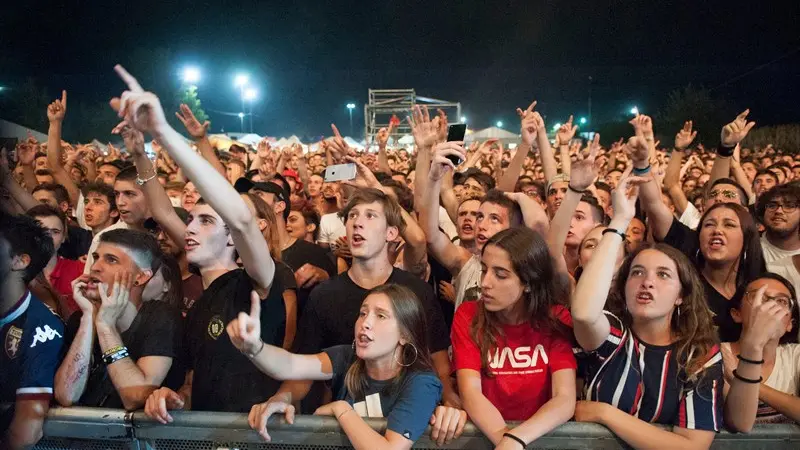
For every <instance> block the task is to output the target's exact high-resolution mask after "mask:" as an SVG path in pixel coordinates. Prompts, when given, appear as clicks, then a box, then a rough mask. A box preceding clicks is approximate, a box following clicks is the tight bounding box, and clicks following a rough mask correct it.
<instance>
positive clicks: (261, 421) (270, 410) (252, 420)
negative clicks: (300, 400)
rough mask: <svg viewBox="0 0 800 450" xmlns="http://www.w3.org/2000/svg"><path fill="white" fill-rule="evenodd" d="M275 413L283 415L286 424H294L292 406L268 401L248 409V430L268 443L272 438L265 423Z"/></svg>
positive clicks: (272, 400)
mask: <svg viewBox="0 0 800 450" xmlns="http://www.w3.org/2000/svg"><path fill="white" fill-rule="evenodd" d="M275 413H283V414H284V417H285V418H286V422H288V423H290V424H292V423H294V406H292V405H291V404H290V403H286V402H284V401H280V400H274V399H269V400H267V401H266V402H264V403H259V404H257V405H253V407H252V408H250V414H249V415H248V416H247V422H248V423H249V424H250V428H252V429H253V430H255V431H257V432H258V434H259V435H260V436H261V437H262V438H264V440H265V441H267V442H269V441H270V440H271V439H272V438H271V437H270V435H269V433H267V421H268V420H269V417H270V416H271V415H273V414H275Z"/></svg>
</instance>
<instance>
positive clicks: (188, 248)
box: [183, 238, 200, 252]
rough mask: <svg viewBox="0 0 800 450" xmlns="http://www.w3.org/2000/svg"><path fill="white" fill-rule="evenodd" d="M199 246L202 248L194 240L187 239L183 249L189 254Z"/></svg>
mask: <svg viewBox="0 0 800 450" xmlns="http://www.w3.org/2000/svg"><path fill="white" fill-rule="evenodd" d="M199 246H200V243H199V242H197V241H195V240H194V239H190V238H187V239H185V244H184V246H183V249H184V250H185V251H187V252H188V251H191V250H194V249H196V248H197V247H199Z"/></svg>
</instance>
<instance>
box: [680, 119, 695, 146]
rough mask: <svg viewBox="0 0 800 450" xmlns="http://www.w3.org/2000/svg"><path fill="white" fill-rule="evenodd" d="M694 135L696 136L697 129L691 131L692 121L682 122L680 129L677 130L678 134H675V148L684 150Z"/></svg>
mask: <svg viewBox="0 0 800 450" xmlns="http://www.w3.org/2000/svg"><path fill="white" fill-rule="evenodd" d="M695 137H697V131H692V121H691V120H689V121H687V122H684V123H683V128H681V131H678V134H676V135H675V149H676V150H686V148H687V147H689V145H691V144H692V141H694V138H695Z"/></svg>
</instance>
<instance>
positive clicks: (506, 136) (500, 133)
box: [466, 127, 519, 142]
mask: <svg viewBox="0 0 800 450" xmlns="http://www.w3.org/2000/svg"><path fill="white" fill-rule="evenodd" d="M486 139H500V140H503V141H506V140H509V141H514V140H519V135H518V134H515V133H512V132H510V131H508V130H504V129H502V128H498V127H489V128H484V129H483V130H479V131H475V132H473V133H470V134H468V135H467V136H466V140H467V141H468V142H469V141H474V140H481V141H482V140H486Z"/></svg>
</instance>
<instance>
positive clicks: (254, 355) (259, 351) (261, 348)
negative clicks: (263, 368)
mask: <svg viewBox="0 0 800 450" xmlns="http://www.w3.org/2000/svg"><path fill="white" fill-rule="evenodd" d="M264 345H266V344H264V341H261V347H258V350H256V351H255V352H253V353H245V352H242V354H244V356H247V357H248V358H250V359H253V358H255V357H256V356H257V355H258V354H259V353H261V350H264Z"/></svg>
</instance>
